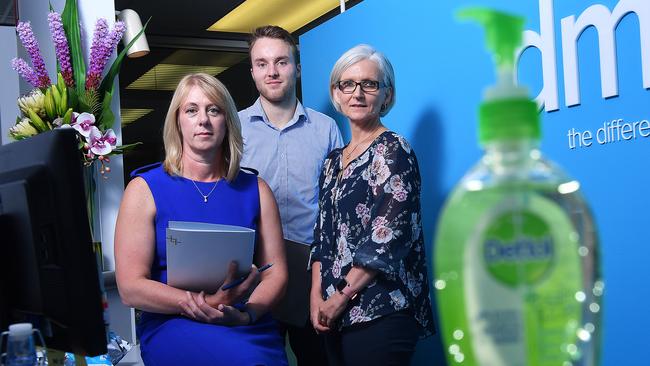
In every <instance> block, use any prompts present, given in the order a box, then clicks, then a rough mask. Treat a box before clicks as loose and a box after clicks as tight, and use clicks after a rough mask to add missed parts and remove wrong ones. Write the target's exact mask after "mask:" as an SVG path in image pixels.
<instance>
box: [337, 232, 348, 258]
mask: <svg viewBox="0 0 650 366" xmlns="http://www.w3.org/2000/svg"><path fill="white" fill-rule="evenodd" d="M347 247H348V241H347V240H346V239H345V236H339V238H338V240H337V241H336V251H337V252H338V253H339V254H342V253H343V251H344V250H345V248H347Z"/></svg>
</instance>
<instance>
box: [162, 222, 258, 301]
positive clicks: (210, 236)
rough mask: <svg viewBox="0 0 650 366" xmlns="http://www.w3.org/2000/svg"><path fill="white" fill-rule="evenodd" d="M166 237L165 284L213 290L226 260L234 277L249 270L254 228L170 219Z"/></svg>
mask: <svg viewBox="0 0 650 366" xmlns="http://www.w3.org/2000/svg"><path fill="white" fill-rule="evenodd" d="M166 238H167V284H168V285H170V286H173V287H176V288H180V289H183V290H190V291H196V292H199V291H205V292H207V293H214V292H216V291H217V290H218V289H219V287H221V285H223V284H224V283H223V282H224V280H225V278H226V275H227V273H228V264H229V263H230V261H236V262H237V263H238V265H239V267H238V270H239V273H238V276H243V275H245V274H247V273H248V272H249V271H250V267H251V264H252V262H253V250H254V248H255V230H253V229H249V228H245V227H241V226H233V225H221V224H208V223H202V222H186V221H170V222H169V224H168V227H167V231H166Z"/></svg>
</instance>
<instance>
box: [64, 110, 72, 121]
mask: <svg viewBox="0 0 650 366" xmlns="http://www.w3.org/2000/svg"><path fill="white" fill-rule="evenodd" d="M70 122H72V108H69V109H68V111H67V112H65V114H64V115H63V124H64V125H69V124H70Z"/></svg>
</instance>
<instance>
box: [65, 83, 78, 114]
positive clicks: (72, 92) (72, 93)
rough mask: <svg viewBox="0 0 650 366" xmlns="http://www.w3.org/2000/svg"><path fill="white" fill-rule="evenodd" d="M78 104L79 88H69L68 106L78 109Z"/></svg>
mask: <svg viewBox="0 0 650 366" xmlns="http://www.w3.org/2000/svg"><path fill="white" fill-rule="evenodd" d="M78 104H79V97H78V96H77V90H76V89H75V88H68V107H70V108H72V109H75V110H76V109H77V105H78Z"/></svg>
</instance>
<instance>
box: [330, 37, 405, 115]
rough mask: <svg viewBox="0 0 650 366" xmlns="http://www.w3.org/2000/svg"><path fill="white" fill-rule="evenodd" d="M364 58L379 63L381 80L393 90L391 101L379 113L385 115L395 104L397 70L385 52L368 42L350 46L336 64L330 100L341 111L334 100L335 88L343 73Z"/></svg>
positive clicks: (331, 82) (332, 73)
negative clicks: (394, 69)
mask: <svg viewBox="0 0 650 366" xmlns="http://www.w3.org/2000/svg"><path fill="white" fill-rule="evenodd" d="M363 60H370V61H373V62H374V63H375V64H377V67H378V68H379V73H380V75H381V78H382V80H381V82H383V83H384V85H385V87H386V88H390V89H391V91H392V98H391V100H390V102H389V103H388V104H387V105H386V108H384V109H383V110H382V111H381V112H380V113H379V115H380V116H381V117H383V116H385V115H387V114H388V111H390V110H391V108H393V105H394V104H395V97H396V90H395V72H394V71H393V65H391V63H390V61H388V58H386V56H385V55H384V54H383V53H381V52H379V51H377V50H376V49H374V48H373V47H372V46H369V45H367V44H360V45H356V46H354V47H352V48H350V49H349V50H347V51H346V52H345V53H344V54H343V55H342V56H341V57H340V58H339V59H338V60H337V61H336V63H335V64H334V67H333V68H332V72H331V73H330V100H331V101H332V104H333V105H334V108H336V110H337V111H338V112H340V111H341V106H340V105H339V104H338V103H337V102H336V101H335V100H334V88H336V84H337V83H338V82H339V81H340V79H341V75H342V74H343V73H344V72H345V70H347V69H348V68H349V67H351V66H352V65H354V64H356V63H357V62H360V61H363Z"/></svg>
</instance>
